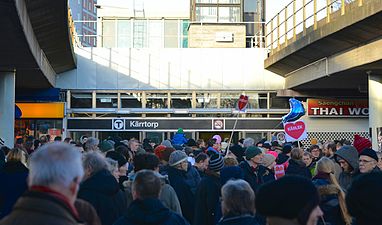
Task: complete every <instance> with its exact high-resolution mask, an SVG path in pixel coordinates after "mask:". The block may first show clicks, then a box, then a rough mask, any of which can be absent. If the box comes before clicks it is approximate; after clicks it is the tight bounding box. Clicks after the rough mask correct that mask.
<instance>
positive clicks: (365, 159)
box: [359, 148, 380, 173]
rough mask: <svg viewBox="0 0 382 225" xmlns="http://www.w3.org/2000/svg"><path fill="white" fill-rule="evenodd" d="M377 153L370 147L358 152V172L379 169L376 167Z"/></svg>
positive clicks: (369, 171)
mask: <svg viewBox="0 0 382 225" xmlns="http://www.w3.org/2000/svg"><path fill="white" fill-rule="evenodd" d="M378 161H379V158H378V155H377V153H376V151H374V150H373V149H371V148H365V149H364V150H363V151H362V152H361V153H360V154H359V172H360V173H371V172H379V171H380V169H379V167H378Z"/></svg>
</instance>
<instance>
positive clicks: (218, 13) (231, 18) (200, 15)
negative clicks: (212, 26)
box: [191, 0, 243, 23]
mask: <svg viewBox="0 0 382 225" xmlns="http://www.w3.org/2000/svg"><path fill="white" fill-rule="evenodd" d="M194 1H195V2H194V3H195V11H194V12H192V13H191V15H193V16H192V20H193V21H195V22H213V23H216V22H220V23H227V22H242V21H243V19H242V13H241V10H242V4H241V0H194Z"/></svg>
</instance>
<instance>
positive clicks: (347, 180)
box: [334, 145, 359, 192]
mask: <svg viewBox="0 0 382 225" xmlns="http://www.w3.org/2000/svg"><path fill="white" fill-rule="evenodd" d="M334 159H335V160H336V162H337V163H339V164H340V166H341V168H342V172H341V173H340V177H339V179H338V182H339V183H340V186H341V187H342V189H343V190H344V191H345V192H346V191H347V190H348V189H349V187H350V185H351V183H352V182H353V179H354V178H355V177H356V176H357V175H358V174H359V164H358V152H357V149H356V148H354V147H353V146H351V145H345V146H343V147H342V148H340V149H339V150H337V152H336V153H335V154H334Z"/></svg>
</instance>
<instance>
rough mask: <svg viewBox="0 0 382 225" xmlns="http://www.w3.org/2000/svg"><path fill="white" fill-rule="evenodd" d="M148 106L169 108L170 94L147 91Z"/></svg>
mask: <svg viewBox="0 0 382 225" xmlns="http://www.w3.org/2000/svg"><path fill="white" fill-rule="evenodd" d="M146 108H151V109H167V108H168V94H167V93H146Z"/></svg>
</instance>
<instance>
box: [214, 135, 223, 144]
mask: <svg viewBox="0 0 382 225" xmlns="http://www.w3.org/2000/svg"><path fill="white" fill-rule="evenodd" d="M212 139H216V144H220V143H221V142H222V138H221V137H220V135H218V134H216V135H214V136H213V137H212Z"/></svg>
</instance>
